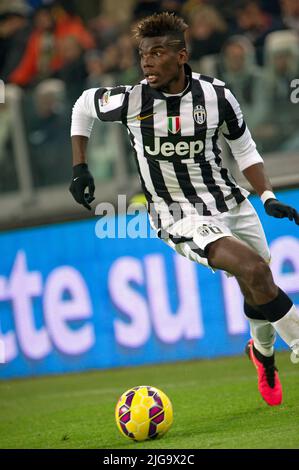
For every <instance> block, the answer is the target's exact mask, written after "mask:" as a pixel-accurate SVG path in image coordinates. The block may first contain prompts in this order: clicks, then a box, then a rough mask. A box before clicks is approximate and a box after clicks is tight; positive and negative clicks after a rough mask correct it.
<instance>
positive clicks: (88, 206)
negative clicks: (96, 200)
mask: <svg viewBox="0 0 299 470" xmlns="http://www.w3.org/2000/svg"><path fill="white" fill-rule="evenodd" d="M81 204H82V206H84V207H86V209H88V210H89V211H91V207H90V205H89V204H88V202H87V200H86V199H84V200H83V201H82V202H81Z"/></svg>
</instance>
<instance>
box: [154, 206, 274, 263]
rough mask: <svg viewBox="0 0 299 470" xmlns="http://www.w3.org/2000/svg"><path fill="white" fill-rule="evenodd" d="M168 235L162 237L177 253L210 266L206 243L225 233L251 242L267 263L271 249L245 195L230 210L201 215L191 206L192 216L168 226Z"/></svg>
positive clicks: (226, 235)
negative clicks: (212, 214)
mask: <svg viewBox="0 0 299 470" xmlns="http://www.w3.org/2000/svg"><path fill="white" fill-rule="evenodd" d="M165 233H166V234H167V236H168V235H169V237H167V236H166V237H165V235H164V236H160V238H161V239H162V240H163V241H164V242H165V243H167V245H169V246H170V247H171V248H173V249H174V250H175V251H176V252H177V253H179V254H181V255H183V256H185V257H186V258H188V259H190V260H191V261H195V262H197V263H200V264H203V265H204V266H207V267H211V266H209V262H208V258H207V254H206V247H207V246H208V245H209V244H210V243H212V242H214V241H216V240H218V239H219V238H222V237H235V238H237V239H239V240H242V241H243V242H245V243H247V245H249V246H250V247H251V248H253V249H254V250H255V251H256V252H257V253H258V254H259V255H260V256H261V257H262V258H263V259H264V260H265V261H266V262H267V263H269V262H270V257H271V255H270V250H269V247H268V243H267V240H266V236H265V233H264V230H263V227H262V224H261V222H260V219H259V218H258V215H257V213H256V211H255V209H254V208H253V206H252V204H251V203H250V202H249V201H248V199H245V201H243V202H242V203H241V204H239V205H237V206H236V207H234V208H233V209H231V210H229V211H228V212H223V213H221V214H218V215H216V216H201V215H199V214H196V215H195V214H194V211H192V210H190V216H187V217H184V218H182V219H181V220H178V221H177V222H175V223H173V224H171V225H169V226H168V227H167V232H165Z"/></svg>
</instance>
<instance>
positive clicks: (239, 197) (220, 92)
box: [212, 86, 245, 204]
mask: <svg viewBox="0 0 299 470" xmlns="http://www.w3.org/2000/svg"><path fill="white" fill-rule="evenodd" d="M214 89H215V92H216V95H217V101H218V110H219V127H220V126H221V125H222V123H223V120H224V102H225V95H224V88H223V87H222V86H214ZM217 140H218V129H217V132H216V133H215V134H214V136H213V138H212V141H213V153H214V154H215V162H216V164H217V165H218V166H219V167H220V168H221V170H220V174H221V176H222V178H223V179H224V181H225V184H226V186H228V187H230V188H231V191H232V196H233V197H234V198H235V200H236V202H237V203H238V204H240V202H242V201H244V200H245V196H243V194H242V193H241V191H240V189H239V188H238V187H237V185H236V184H235V181H233V180H232V179H231V178H230V177H229V174H228V170H227V168H222V161H221V158H220V153H221V150H220V149H219V147H218V145H217Z"/></svg>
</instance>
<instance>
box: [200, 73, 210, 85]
mask: <svg viewBox="0 0 299 470" xmlns="http://www.w3.org/2000/svg"><path fill="white" fill-rule="evenodd" d="M199 78H200V80H204V81H205V82H209V83H213V81H214V78H213V77H209V76H208V75H202V74H200V75H199Z"/></svg>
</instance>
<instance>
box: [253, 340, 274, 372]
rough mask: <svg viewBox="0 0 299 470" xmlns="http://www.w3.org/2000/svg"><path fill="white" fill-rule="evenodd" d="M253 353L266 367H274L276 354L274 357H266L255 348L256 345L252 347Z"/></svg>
mask: <svg viewBox="0 0 299 470" xmlns="http://www.w3.org/2000/svg"><path fill="white" fill-rule="evenodd" d="M252 348H253V353H254V355H255V357H256V358H257V360H258V361H260V362H261V363H262V364H263V365H264V366H266V367H267V366H274V353H273V355H272V356H269V357H268V356H264V355H263V354H262V353H260V352H259V351H258V350H257V349H256V348H255V347H254V344H253V345H252Z"/></svg>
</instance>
